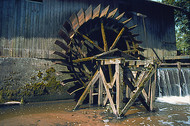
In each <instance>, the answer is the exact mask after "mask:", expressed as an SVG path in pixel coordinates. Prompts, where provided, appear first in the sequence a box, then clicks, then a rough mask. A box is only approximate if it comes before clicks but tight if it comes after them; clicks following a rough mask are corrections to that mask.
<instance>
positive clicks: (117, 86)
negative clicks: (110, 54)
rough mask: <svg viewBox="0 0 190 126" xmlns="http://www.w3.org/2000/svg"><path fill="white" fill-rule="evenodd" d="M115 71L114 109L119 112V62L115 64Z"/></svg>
mask: <svg viewBox="0 0 190 126" xmlns="http://www.w3.org/2000/svg"><path fill="white" fill-rule="evenodd" d="M115 73H116V109H117V111H118V112H120V102H121V101H120V94H121V92H120V83H119V77H120V76H119V64H115Z"/></svg>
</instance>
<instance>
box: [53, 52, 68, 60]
mask: <svg viewBox="0 0 190 126" xmlns="http://www.w3.org/2000/svg"><path fill="white" fill-rule="evenodd" d="M53 54H55V55H58V56H60V57H62V58H69V56H67V55H66V54H64V53H62V52H58V51H55V52H54V53H53Z"/></svg>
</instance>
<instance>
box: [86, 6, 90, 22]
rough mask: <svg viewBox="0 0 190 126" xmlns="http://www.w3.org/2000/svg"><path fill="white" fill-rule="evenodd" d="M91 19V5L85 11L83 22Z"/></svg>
mask: <svg viewBox="0 0 190 126" xmlns="http://www.w3.org/2000/svg"><path fill="white" fill-rule="evenodd" d="M90 19H92V5H90V6H89V7H88V9H87V10H86V11H85V20H86V22H87V21H88V20H90Z"/></svg>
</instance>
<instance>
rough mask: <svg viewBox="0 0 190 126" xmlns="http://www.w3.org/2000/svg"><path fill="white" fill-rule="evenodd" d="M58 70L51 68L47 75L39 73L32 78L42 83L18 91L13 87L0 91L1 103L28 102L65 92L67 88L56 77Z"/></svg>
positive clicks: (20, 88) (22, 87)
mask: <svg viewBox="0 0 190 126" xmlns="http://www.w3.org/2000/svg"><path fill="white" fill-rule="evenodd" d="M55 72H56V70H55V69H54V68H53V67H50V68H49V69H47V70H46V72H45V73H42V72H41V71H39V72H38V73H37V75H36V76H32V77H31V79H32V80H36V79H41V82H35V83H33V82H31V83H28V84H25V85H24V86H21V87H19V88H17V89H13V88H12V86H11V85H9V84H7V85H6V86H4V87H2V88H1V89H0V103H3V102H6V101H11V100H18V101H20V100H21V99H22V100H24V101H28V99H30V98H32V97H36V96H42V95H52V94H57V93H58V94H61V93H62V92H65V88H64V87H63V86H62V85H61V84H60V81H57V79H56V76H55Z"/></svg>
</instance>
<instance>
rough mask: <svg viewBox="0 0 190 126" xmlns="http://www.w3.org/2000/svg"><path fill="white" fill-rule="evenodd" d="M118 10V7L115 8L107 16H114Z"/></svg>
mask: <svg viewBox="0 0 190 126" xmlns="http://www.w3.org/2000/svg"><path fill="white" fill-rule="evenodd" d="M117 10H118V8H116V9H114V10H113V11H111V12H110V13H109V14H108V16H107V18H113V17H114V15H115V14H116V12H117Z"/></svg>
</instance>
